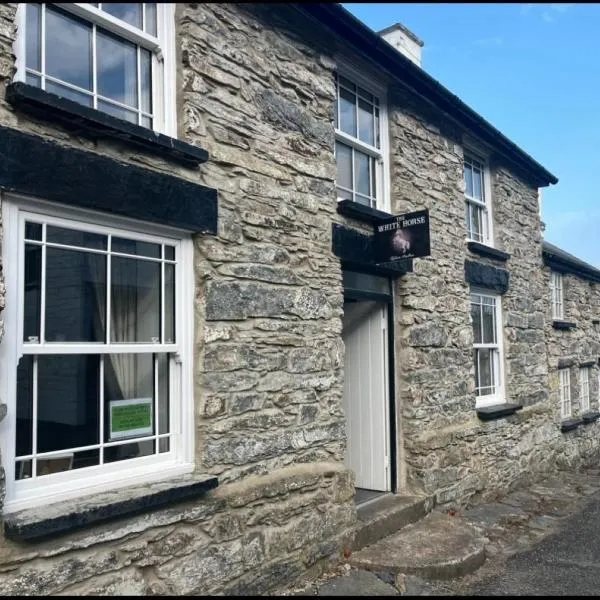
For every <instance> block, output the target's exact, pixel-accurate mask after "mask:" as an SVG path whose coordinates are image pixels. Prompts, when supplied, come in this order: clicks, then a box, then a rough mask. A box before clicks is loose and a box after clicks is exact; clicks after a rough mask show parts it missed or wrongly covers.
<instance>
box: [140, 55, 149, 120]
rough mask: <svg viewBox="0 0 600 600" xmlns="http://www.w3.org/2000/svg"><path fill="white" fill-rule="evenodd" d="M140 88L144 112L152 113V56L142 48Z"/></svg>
mask: <svg viewBox="0 0 600 600" xmlns="http://www.w3.org/2000/svg"><path fill="white" fill-rule="evenodd" d="M140 79H141V81H140V86H141V90H142V110H144V111H146V112H148V113H151V112H152V55H151V54H150V52H149V51H148V50H144V49H141V48H140Z"/></svg>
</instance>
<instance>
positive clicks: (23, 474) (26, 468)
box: [15, 460, 31, 480]
mask: <svg viewBox="0 0 600 600" xmlns="http://www.w3.org/2000/svg"><path fill="white" fill-rule="evenodd" d="M30 477H31V461H30V460H17V461H16V462H15V479H16V480H19V479H29V478H30Z"/></svg>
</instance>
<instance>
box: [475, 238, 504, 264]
mask: <svg viewBox="0 0 600 600" xmlns="http://www.w3.org/2000/svg"><path fill="white" fill-rule="evenodd" d="M467 247H468V248H469V250H470V251H471V252H473V253H474V254H479V256H485V257H487V258H493V259H494V260H500V261H502V262H506V261H507V260H508V259H509V258H510V254H509V253H508V252H504V251H502V250H498V249H497V248H492V247H491V246H486V245H485V244H480V243H479V242H468V243H467Z"/></svg>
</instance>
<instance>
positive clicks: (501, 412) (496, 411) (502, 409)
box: [475, 403, 523, 421]
mask: <svg viewBox="0 0 600 600" xmlns="http://www.w3.org/2000/svg"><path fill="white" fill-rule="evenodd" d="M522 408H523V405H522V404H508V403H504V404H493V405H491V406H481V407H479V408H476V409H475V412H476V413H477V416H478V417H479V418H480V419H481V420H482V421H493V420H494V419H501V418H502V417H508V416H510V415H513V414H515V413H516V412H517V411H518V410H521V409H522Z"/></svg>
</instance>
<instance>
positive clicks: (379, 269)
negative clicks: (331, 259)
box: [331, 223, 413, 277]
mask: <svg viewBox="0 0 600 600" xmlns="http://www.w3.org/2000/svg"><path fill="white" fill-rule="evenodd" d="M331 244H332V251H333V253H334V254H335V255H336V256H337V257H338V258H339V259H340V260H341V261H342V265H343V267H344V268H345V269H349V270H354V271H361V272H363V273H370V274H372V275H380V276H382V277H400V276H401V275H404V274H405V273H410V272H412V268H413V262H412V259H405V260H396V261H392V262H388V263H376V262H375V260H374V249H373V236H371V235H367V234H364V233H361V232H360V231H357V230H356V229H353V228H351V227H345V226H344V225H339V224H338V223H332V239H331Z"/></svg>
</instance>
